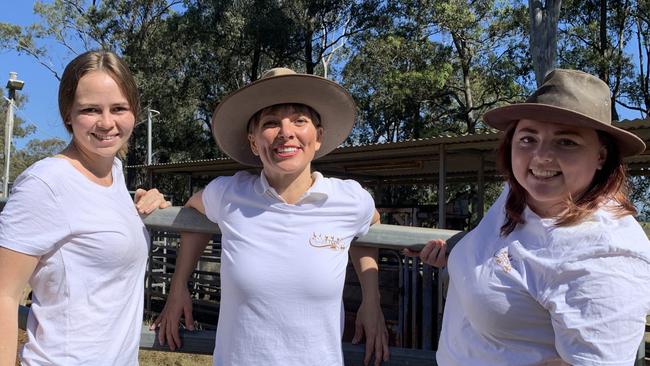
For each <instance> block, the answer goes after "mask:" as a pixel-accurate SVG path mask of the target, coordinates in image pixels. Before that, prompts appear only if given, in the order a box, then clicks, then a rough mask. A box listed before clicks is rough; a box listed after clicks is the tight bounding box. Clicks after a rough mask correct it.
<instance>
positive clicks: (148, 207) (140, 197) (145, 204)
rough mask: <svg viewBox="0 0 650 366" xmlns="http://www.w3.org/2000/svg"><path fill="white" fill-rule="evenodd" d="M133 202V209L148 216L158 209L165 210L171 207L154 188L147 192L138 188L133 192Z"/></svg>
mask: <svg viewBox="0 0 650 366" xmlns="http://www.w3.org/2000/svg"><path fill="white" fill-rule="evenodd" d="M133 202H135V208H136V209H137V210H138V213H140V214H150V213H152V212H153V211H154V210H156V209H158V208H167V207H169V206H171V205H172V203H171V202H169V201H166V200H165V196H163V194H162V193H160V192H159V191H158V190H157V189H156V188H152V189H150V190H148V191H146V190H144V189H142V188H138V189H137V190H136V191H135V196H134V197H133Z"/></svg>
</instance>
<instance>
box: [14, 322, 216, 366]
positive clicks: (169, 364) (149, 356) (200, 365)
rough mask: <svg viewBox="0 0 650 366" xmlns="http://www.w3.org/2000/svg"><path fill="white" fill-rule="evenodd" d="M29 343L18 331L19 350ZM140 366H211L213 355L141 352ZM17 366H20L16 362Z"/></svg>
mask: <svg viewBox="0 0 650 366" xmlns="http://www.w3.org/2000/svg"><path fill="white" fill-rule="evenodd" d="M26 341H27V334H26V333H25V331H23V330H20V329H19V330H18V348H19V349H20V346H21V345H22V344H24V343H25V342H26ZM138 358H139V361H140V366H210V365H212V356H211V355H193V354H189V353H177V352H162V351H149V350H140V355H139V357H138ZM16 366H19V363H18V360H16Z"/></svg>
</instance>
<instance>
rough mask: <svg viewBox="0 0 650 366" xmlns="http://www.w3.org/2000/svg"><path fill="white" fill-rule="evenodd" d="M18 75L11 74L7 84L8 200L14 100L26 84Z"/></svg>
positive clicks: (4, 192) (5, 184) (4, 191)
mask: <svg viewBox="0 0 650 366" xmlns="http://www.w3.org/2000/svg"><path fill="white" fill-rule="evenodd" d="M17 78H18V74H17V73H15V72H13V71H12V72H10V73H9V81H8V82H7V89H8V90H9V101H8V104H9V105H8V106H7V119H6V120H5V151H4V153H5V167H4V168H5V169H4V177H3V179H2V196H3V197H4V198H7V197H8V196H9V167H10V166H11V137H12V135H13V131H14V100H15V99H16V90H21V89H22V88H23V85H25V83H24V82H23V81H21V80H18V79H17Z"/></svg>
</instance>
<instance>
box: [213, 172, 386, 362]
mask: <svg viewBox="0 0 650 366" xmlns="http://www.w3.org/2000/svg"><path fill="white" fill-rule="evenodd" d="M313 177H314V178H315V182H314V184H313V185H312V187H311V188H310V189H309V190H308V191H307V192H306V193H305V195H304V196H303V198H302V199H301V200H300V201H299V202H298V203H296V204H287V203H285V202H284V201H283V200H282V199H281V198H280V197H279V196H278V195H277V193H276V192H275V190H274V189H273V188H272V187H270V186H269V185H268V182H267V181H266V179H265V177H264V176H263V174H262V176H254V175H251V174H249V173H246V172H239V173H237V174H235V175H234V176H232V177H219V178H216V179H215V180H213V181H212V182H210V184H208V186H207V187H206V188H205V190H204V191H203V204H204V206H205V211H206V216H207V217H208V218H209V219H210V220H212V221H213V222H216V223H217V224H219V228H220V229H221V232H222V251H221V307H220V312H219V322H218V325H217V336H216V342H215V350H214V363H213V364H214V365H215V366H251V365H270V366H274V365H277V366H280V365H281V366H292V365H294V366H305V365H310V366H319V365H320V366H334V365H336V366H340V365H343V356H342V351H341V337H342V334H343V320H344V319H343V311H342V310H343V309H342V293H343V285H344V281H345V270H346V266H347V263H348V248H349V246H350V242H351V240H352V239H353V238H354V237H355V236H360V235H364V234H365V233H366V232H367V231H368V228H369V226H370V223H371V220H372V217H373V213H374V202H373V200H372V197H371V196H370V194H368V192H366V191H365V190H364V189H363V188H361V186H360V185H359V184H358V183H357V182H355V181H351V180H339V179H332V178H323V177H322V175H320V174H319V173H314V174H313Z"/></svg>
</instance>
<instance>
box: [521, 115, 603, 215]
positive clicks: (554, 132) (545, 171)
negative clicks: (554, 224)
mask: <svg viewBox="0 0 650 366" xmlns="http://www.w3.org/2000/svg"><path fill="white" fill-rule="evenodd" d="M606 157H607V150H606V148H605V147H604V146H603V144H602V143H601V142H600V140H599V138H598V134H597V133H596V130H594V129H591V128H582V127H574V126H569V125H562V124H555V123H546V122H538V121H534V120H528V119H522V120H521V121H519V123H518V124H517V127H516V129H515V131H514V135H513V137H512V148H511V159H512V160H511V161H512V172H513V175H514V177H515V179H516V180H517V182H518V183H519V184H520V185H521V186H522V187H523V188H524V189H525V190H526V202H527V204H528V206H529V207H530V208H531V209H532V210H533V211H535V212H536V213H537V214H538V215H540V216H541V217H552V216H556V215H558V214H559V213H561V212H562V211H563V210H564V207H563V203H564V202H565V200H566V199H567V198H568V197H571V198H572V199H573V200H574V201H575V200H576V199H577V198H578V197H579V196H580V195H581V194H582V193H583V192H585V191H586V190H587V188H589V186H590V184H591V182H592V180H593V178H594V174H595V173H596V170H598V169H600V168H601V167H602V165H603V163H604V162H605V159H606Z"/></svg>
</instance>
